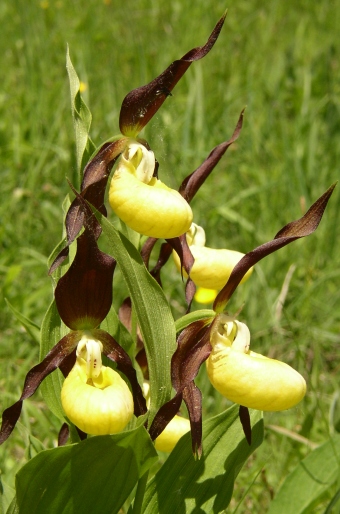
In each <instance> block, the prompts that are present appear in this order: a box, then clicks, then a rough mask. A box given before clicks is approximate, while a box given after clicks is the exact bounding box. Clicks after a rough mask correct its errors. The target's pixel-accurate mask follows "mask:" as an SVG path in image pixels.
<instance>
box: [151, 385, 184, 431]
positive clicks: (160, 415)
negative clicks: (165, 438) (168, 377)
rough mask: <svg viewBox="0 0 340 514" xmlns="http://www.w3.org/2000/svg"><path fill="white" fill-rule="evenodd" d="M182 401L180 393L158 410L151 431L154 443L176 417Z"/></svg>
mask: <svg viewBox="0 0 340 514" xmlns="http://www.w3.org/2000/svg"><path fill="white" fill-rule="evenodd" d="M182 399H183V395H182V393H178V394H176V395H175V396H174V397H173V398H171V400H169V401H168V402H166V403H165V404H164V405H162V407H161V408H160V409H159V410H158V412H157V414H156V416H155V417H154V419H153V422H152V424H151V427H150V429H149V434H150V437H151V439H152V440H153V441H154V440H155V439H156V438H157V437H158V436H159V435H160V434H161V433H162V432H163V430H164V429H165V427H166V426H167V425H168V424H169V423H170V421H171V420H172V418H174V417H175V416H176V414H177V412H178V411H179V409H180V406H181V403H182Z"/></svg>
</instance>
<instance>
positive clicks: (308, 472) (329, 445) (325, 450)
mask: <svg viewBox="0 0 340 514" xmlns="http://www.w3.org/2000/svg"><path fill="white" fill-rule="evenodd" d="M339 469H340V435H335V436H334V437H332V438H331V439H330V440H329V441H327V442H326V443H325V444H323V445H322V446H319V447H318V448H316V449H315V450H313V451H312V452H311V453H310V454H309V455H307V457H306V458H304V459H303V460H302V461H301V462H300V463H299V464H298V466H297V467H296V468H295V469H294V471H293V472H292V473H291V474H290V475H288V477H287V478H286V479H285V481H284V482H283V484H282V487H281V489H280V490H279V492H278V493H277V495H276V496H275V498H274V500H273V502H272V503H271V505H270V508H269V510H268V514H287V512H289V514H308V513H313V512H315V510H314V508H315V506H316V505H317V504H318V503H319V500H320V498H321V496H322V495H323V494H324V493H325V492H326V491H327V489H329V488H330V487H331V486H332V485H333V484H334V482H335V481H336V480H337V479H338V478H339Z"/></svg>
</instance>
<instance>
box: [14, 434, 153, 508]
mask: <svg viewBox="0 0 340 514" xmlns="http://www.w3.org/2000/svg"><path fill="white" fill-rule="evenodd" d="M155 460H157V454H156V451H155V449H154V446H153V444H152V443H151V440H150V438H149V436H148V434H147V433H146V431H145V429H144V428H143V427H139V428H138V429H136V430H133V431H131V432H126V433H121V434H117V435H115V436H97V437H91V438H90V439H87V440H85V441H82V442H80V443H78V444H73V445H69V446H63V447H59V448H54V449H52V450H46V451H43V452H40V453H39V454H38V455H37V456H36V457H34V458H33V459H32V460H31V461H29V462H28V463H27V464H26V465H25V466H24V467H23V468H22V469H21V470H20V471H19V473H18V474H17V480H16V490H17V502H18V505H19V509H20V514H46V513H47V512H48V513H49V514H60V513H61V512H62V513H63V514H88V513H89V512H93V513H105V512H107V513H110V514H114V513H116V512H118V511H119V509H120V508H121V506H122V505H123V503H124V501H125V500H126V498H127V497H128V495H129V494H130V493H131V491H132V489H133V488H134V486H135V485H136V483H137V481H138V479H139V478H140V477H141V476H142V475H143V474H144V473H145V472H146V471H147V470H148V469H149V467H150V466H151V465H152V464H153V463H154V462H155Z"/></svg>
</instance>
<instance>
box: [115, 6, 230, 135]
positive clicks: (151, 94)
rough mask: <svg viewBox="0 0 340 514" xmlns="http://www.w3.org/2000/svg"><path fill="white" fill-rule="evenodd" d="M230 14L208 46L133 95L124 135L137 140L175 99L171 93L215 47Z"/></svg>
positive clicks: (124, 110) (122, 121)
mask: <svg viewBox="0 0 340 514" xmlns="http://www.w3.org/2000/svg"><path fill="white" fill-rule="evenodd" d="M225 17H226V13H225V14H224V15H223V16H222V18H221V19H220V20H219V21H218V23H217V24H216V26H215V28H214V30H213V31H212V33H211V35H210V37H209V39H208V41H207V43H206V44H205V45H204V46H202V47H198V48H193V49H192V50H190V52H188V53H186V54H185V55H184V56H183V57H182V58H181V59H179V60H177V61H174V62H173V63H172V64H170V66H169V67H168V68H167V69H166V70H165V71H163V73H161V74H160V75H159V76H158V77H157V78H155V79H154V80H152V81H151V82H150V83H149V84H146V85H145V86H142V87H139V88H137V89H134V90H133V91H130V93H128V94H127V95H126V97H125V98H124V100H123V103H122V107H121V111H120V118H119V127H120V131H121V133H122V134H124V135H125V136H129V137H136V136H137V134H138V133H139V132H140V131H141V130H142V128H143V127H145V125H146V124H147V123H148V122H149V121H150V120H151V118H152V117H153V116H154V114H156V112H157V111H158V109H159V108H160V107H161V105H162V104H163V102H164V100H165V99H166V98H167V97H168V96H170V95H171V91H172V90H173V88H174V87H175V85H176V84H177V82H178V81H179V80H180V78H181V77H182V76H183V75H184V73H185V72H186V70H187V69H188V68H189V66H190V65H191V63H192V62H194V61H198V60H199V59H202V57H204V56H205V55H207V53H208V52H210V50H211V49H212V47H213V46H214V44H215V42H216V40H217V38H218V36H219V33H220V31H221V29H222V26H223V23H224V19H225Z"/></svg>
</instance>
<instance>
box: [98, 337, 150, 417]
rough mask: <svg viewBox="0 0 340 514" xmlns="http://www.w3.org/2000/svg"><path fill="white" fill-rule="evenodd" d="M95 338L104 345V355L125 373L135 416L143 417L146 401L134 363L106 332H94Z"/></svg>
mask: <svg viewBox="0 0 340 514" xmlns="http://www.w3.org/2000/svg"><path fill="white" fill-rule="evenodd" d="M92 334H93V336H94V337H95V338H97V339H99V341H101V342H102V344H103V353H104V355H106V356H107V357H108V358H109V359H110V360H112V361H113V362H115V363H116V364H117V369H118V370H119V371H121V372H122V373H124V375H125V376H126V377H127V379H128V380H129V382H130V385H131V390H132V395H133V401H134V414H135V416H141V415H142V414H145V413H146V412H147V408H146V401H145V398H144V396H143V392H142V388H141V386H140V385H139V383H138V380H137V374H136V370H135V369H134V367H133V366H132V362H131V359H130V357H129V356H128V354H127V353H126V351H125V350H123V348H122V347H121V346H120V345H119V344H118V343H117V341H115V339H114V338H113V337H112V336H111V335H110V334H108V333H107V332H105V331H104V330H99V329H98V330H92Z"/></svg>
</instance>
